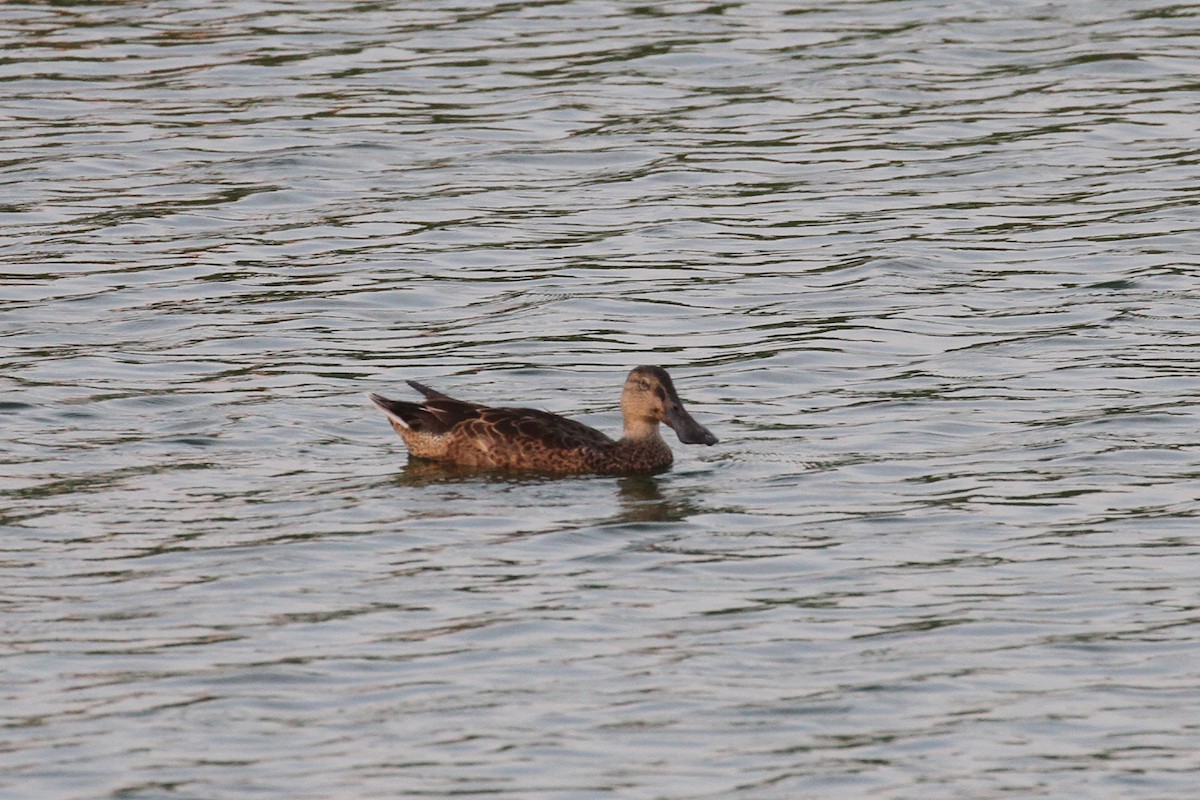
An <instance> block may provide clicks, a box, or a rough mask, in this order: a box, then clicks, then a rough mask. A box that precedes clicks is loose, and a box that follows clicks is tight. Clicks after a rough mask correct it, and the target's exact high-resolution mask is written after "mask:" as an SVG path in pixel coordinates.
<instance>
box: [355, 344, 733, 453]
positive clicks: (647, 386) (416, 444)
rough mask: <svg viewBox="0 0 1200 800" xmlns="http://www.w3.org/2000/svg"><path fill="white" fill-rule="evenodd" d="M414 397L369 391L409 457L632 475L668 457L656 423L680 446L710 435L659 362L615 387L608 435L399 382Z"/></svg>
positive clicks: (544, 414) (707, 441)
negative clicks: (619, 422) (616, 414)
mask: <svg viewBox="0 0 1200 800" xmlns="http://www.w3.org/2000/svg"><path fill="white" fill-rule="evenodd" d="M406 382H407V383H408V385H409V386H411V387H412V388H413V389H415V390H416V391H418V392H420V393H421V394H422V395H423V396H424V398H425V399H424V400H423V401H421V402H408V401H404V400H389V399H388V398H386V397H384V396H382V395H379V394H375V393H373V392H372V393H369V394H368V395H367V396H368V397H369V398H370V399H371V402H372V403H374V404H375V405H376V406H377V407H378V408H379V410H380V411H382V412H383V413H384V415H385V416H386V417H387V419H388V421H389V422H391V425H392V428H394V429H395V431H396V433H398V434H400V438H402V439H403V440H404V443H405V445H406V446H407V447H408V452H409V455H410V456H412V457H416V458H420V459H427V460H431V461H439V462H443V463H446V464H452V465H458V466H467V467H480V468H488V469H505V470H526V471H534V472H543V473H550V474H559V475H571V474H584V473H596V474H609V475H637V474H650V473H655V472H660V471H662V470H665V469H667V468H668V467H670V466H671V464H672V462H673V461H674V455H673V454H672V453H671V448H670V447H669V446H668V445H667V443H666V442H665V441H664V440H663V438H662V435H661V434H660V433H659V427H658V426H659V423H660V422H661V423H663V424H665V425H667V426H669V427H670V428H672V429H673V430H674V431H675V435H676V436H678V437H679V441H681V442H683V443H684V444H703V445H714V444H716V443H717V437H716V436H714V435H713V434H712V431H710V430H709V429H708V428H706V427H704V426H703V425H701V424H700V423H698V422H696V420H695V419H693V418H692V415H691V414H689V413H688V412H687V410H686V409H685V408H684V407H683V401H682V400H680V399H679V393H678V392H676V391H675V384H674V382H673V381H672V380H671V376H670V375H668V374H667V371H666V370H665V369H663V368H662V367H656V366H641V367H635V368H634V369H633V370H631V371H630V373H629V376H628V377H627V378H626V379H625V386H624V388H623V389H622V391H621V414H622V416H623V417H624V431H623V435H622V436H621V438H620V439H612V438H610V437H609V436H607V435H605V434H604V433H602V432H600V431H598V430H596V429H595V428H591V427H589V426H587V425H584V424H583V423H582V422H576V421H575V420H572V419H568V418H566V417H561V416H559V415H558V414H551V413H550V412H548V411H540V410H538V409H535V408H493V407H489V406H485V405H480V404H478V403H471V402H467V401H465V400H456V399H454V398H453V397H450V396H448V395H445V394H442V393H441V392H439V391H437V390H435V389H431V388H429V387H428V386H425V385H424V384H421V383H418V382H417V381H406Z"/></svg>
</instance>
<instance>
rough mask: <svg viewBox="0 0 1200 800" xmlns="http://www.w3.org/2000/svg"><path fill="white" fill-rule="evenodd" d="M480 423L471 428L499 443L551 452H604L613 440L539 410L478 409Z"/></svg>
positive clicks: (571, 420)
mask: <svg viewBox="0 0 1200 800" xmlns="http://www.w3.org/2000/svg"><path fill="white" fill-rule="evenodd" d="M477 410H478V413H479V416H478V422H472V423H471V424H470V427H471V428H476V429H479V430H480V432H481V433H482V432H484V431H486V433H487V434H488V435H489V437H490V438H491V439H492V440H493V441H495V442H497V443H502V442H506V441H507V442H521V443H524V444H530V445H536V446H539V447H543V448H545V449H547V450H575V449H578V448H591V449H602V448H605V447H609V446H611V445H612V444H613V440H612V439H610V438H609V437H608V436H606V435H604V434H603V433H601V432H600V431H598V430H596V429H595V428H591V427H589V426H587V425H584V424H583V423H582V422H576V421H575V420H573V419H567V418H566V417H560V416H559V415H558V414H551V413H550V412H549V411H539V410H538V409H536V408H486V407H482V406H479V407H477Z"/></svg>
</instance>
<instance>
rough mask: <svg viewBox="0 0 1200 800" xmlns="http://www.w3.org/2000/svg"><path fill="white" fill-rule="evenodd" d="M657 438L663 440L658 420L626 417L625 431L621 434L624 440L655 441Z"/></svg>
mask: <svg viewBox="0 0 1200 800" xmlns="http://www.w3.org/2000/svg"><path fill="white" fill-rule="evenodd" d="M655 439H657V440H658V441H660V442H661V441H662V435H661V434H660V433H659V432H658V422H657V421H655V420H649V419H629V418H626V420H625V431H624V433H623V434H622V436H621V441H622V442H631V443H632V442H653V441H654V440H655Z"/></svg>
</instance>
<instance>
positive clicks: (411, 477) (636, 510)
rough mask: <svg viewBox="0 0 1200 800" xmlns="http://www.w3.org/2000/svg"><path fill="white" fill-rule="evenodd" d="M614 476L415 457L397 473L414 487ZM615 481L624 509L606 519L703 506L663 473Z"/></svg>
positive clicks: (654, 518)
mask: <svg viewBox="0 0 1200 800" xmlns="http://www.w3.org/2000/svg"><path fill="white" fill-rule="evenodd" d="M613 480H614V478H613V477H611V476H602V475H585V476H569V477H560V476H553V475H539V474H538V473H536V472H524V471H521V470H497V469H487V468H481V467H464V466H461V465H457V464H446V463H444V462H440V461H429V460H426V459H423V458H411V457H410V458H409V459H408V462H407V463H406V464H405V465H404V467H403V468H402V469H401V470H400V471H399V472H398V473H397V474H396V483H397V484H399V485H401V486H410V487H429V486H447V485H469V484H475V485H479V486H482V485H484V484H493V485H496V486H503V487H506V488H513V487H517V486H522V485H526V486H532V485H538V484H555V485H559V486H561V485H564V484H583V483H587V484H592V485H593V486H595V485H604V486H606V487H608V486H611V485H612V481H613ZM615 481H616V487H617V500H618V501H619V503H620V512H619V513H618V514H617V515H616V516H615V517H614V518H613V519H611V520H605V521H606V522H609V523H618V524H619V523H623V522H679V521H681V520H684V519H687V518H688V517H690V516H692V515H693V514H697V513H700V512H701V511H702V510H703V509H702V508H701V507H700V506H699V505H698V504H696V503H695V502H693V501H692V499H691V495H690V494H686V493H683V492H679V491H670V490H665V491H664V485H665V476H663V475H629V476H622V477H617V478H615Z"/></svg>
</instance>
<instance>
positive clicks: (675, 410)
mask: <svg viewBox="0 0 1200 800" xmlns="http://www.w3.org/2000/svg"><path fill="white" fill-rule="evenodd" d="M663 422H665V423H666V424H667V425H669V426H671V429H672V430H674V431H675V435H677V436H678V437H679V441H681V442H683V443H684V444H716V443H717V437H715V436H713V434H712V431H710V430H709V429H708V428H706V427H704V426H703V425H701V424H700V423H699V422H696V420H694V419H692V415H691V414H689V413H688V412H687V411H686V410H684V408H683V404H681V403H672V404H671V405H668V406H667V410H666V412H665V413H664V414H663Z"/></svg>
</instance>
